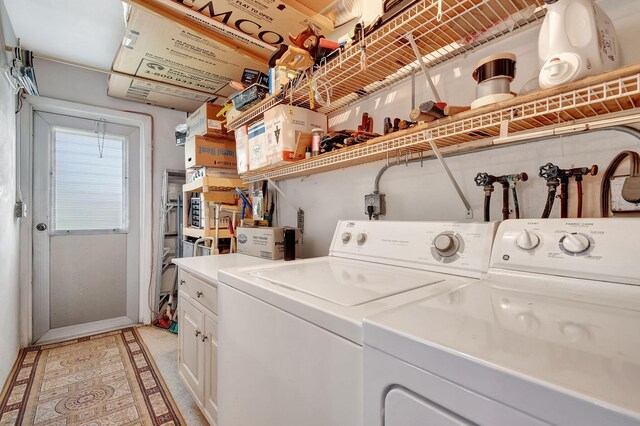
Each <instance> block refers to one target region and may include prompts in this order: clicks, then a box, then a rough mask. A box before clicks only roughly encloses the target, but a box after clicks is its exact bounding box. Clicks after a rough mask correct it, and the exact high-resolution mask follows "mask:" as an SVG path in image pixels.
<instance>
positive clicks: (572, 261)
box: [491, 218, 640, 285]
mask: <svg viewBox="0 0 640 426" xmlns="http://www.w3.org/2000/svg"><path fill="white" fill-rule="evenodd" d="M639 250H640V218H604V219H599V218H597V219H584V218H583V219H533V220H530V219H516V220H507V221H504V222H502V223H501V224H500V227H499V228H498V234H497V235H496V240H495V243H494V246H493V253H492V255H491V267H492V268H500V269H508V270H515V271H523V272H536V273H543V274H549V275H559V276H565V277H575V278H587V279H594V280H603V281H614V282H621V283H629V284H638V285H640V262H638V260H637V259H638V257H637V256H638V251H639Z"/></svg>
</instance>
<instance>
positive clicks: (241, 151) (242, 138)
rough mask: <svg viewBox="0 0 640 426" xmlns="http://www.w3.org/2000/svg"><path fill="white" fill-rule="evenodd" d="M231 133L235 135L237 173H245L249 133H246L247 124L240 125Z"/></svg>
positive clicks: (247, 163) (246, 169)
mask: <svg viewBox="0 0 640 426" xmlns="http://www.w3.org/2000/svg"><path fill="white" fill-rule="evenodd" d="M233 133H234V135H235V137H236V156H237V157H238V173H239V174H242V173H246V172H248V171H249V134H248V133H247V126H241V127H239V128H237V129H236V130H235V132H233Z"/></svg>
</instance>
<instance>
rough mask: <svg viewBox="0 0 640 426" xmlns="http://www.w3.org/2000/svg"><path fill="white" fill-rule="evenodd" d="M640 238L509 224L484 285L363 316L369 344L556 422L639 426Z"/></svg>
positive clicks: (622, 225)
mask: <svg viewBox="0 0 640 426" xmlns="http://www.w3.org/2000/svg"><path fill="white" fill-rule="evenodd" d="M525 229H527V230H530V231H529V236H527V238H526V239H525V238H523V237H522V235H523V234H522V232H523V230H525ZM639 231H640V220H638V219H595V220H594V219H590V220H587V219H572V220H567V219H563V220H547V221H533V222H532V221H526V220H519V221H506V222H504V223H503V224H502V225H501V226H500V228H499V230H498V235H497V237H496V241H495V243H494V249H493V254H492V259H491V265H492V268H491V269H490V270H489V275H488V277H487V278H486V279H483V280H480V281H478V282H474V283H472V284H470V285H466V286H464V287H460V288H457V289H455V290H453V291H451V292H448V293H446V294H441V295H439V296H437V297H434V298H430V299H428V300H423V301H420V302H416V303H411V304H408V305H406V306H403V307H400V308H397V309H394V310H392V311H388V312H385V313H382V314H379V315H376V316H373V317H371V318H368V319H367V320H366V321H365V325H364V338H365V344H366V345H368V346H373V347H376V348H378V349H380V350H382V351H384V352H387V353H389V354H391V355H393V356H395V357H397V358H400V359H402V360H405V361H406V362H408V363H410V364H412V365H415V366H418V367H420V368H422V369H424V370H427V371H430V372H432V373H433V374H437V375H439V376H441V377H444V378H445V379H447V380H450V381H453V382H454V383H458V384H460V385H463V386H464V387H467V388H469V389H473V390H475V391H476V392H478V393H481V394H483V395H486V396H488V397H490V398H493V399H496V400H498V401H502V402H504V403H506V404H508V405H510V406H512V407H515V408H518V409H520V410H522V411H523V412H526V413H529V414H531V415H533V416H536V417H538V418H541V419H542V420H544V421H548V422H550V423H553V424H581V425H592V424H593V425H602V424H637V422H638V421H640V396H638V389H640V287H639V286H638V285H640V269H639V268H640V262H638V260H637V259H638V257H637V256H638V254H637V251H638V248H640V245H639V244H638V243H637V241H635V240H634V238H635V236H637V235H640V232H639ZM534 232H535V235H536V237H537V240H538V243H537V244H534V245H535V247H531V244H530V242H531V240H532V239H534V240H535V239H536V237H533V238H532V234H533V233H534ZM569 232H575V234H573V235H581V236H584V237H585V238H584V239H582V238H580V239H579V240H578V243H576V242H575V241H567V239H568V238H569V237H568V236H567V233H569ZM585 241H588V244H586V243H585ZM565 243H566V244H567V247H565V246H564V244H565ZM521 246H523V247H524V248H521ZM585 246H586V247H585ZM632 258H635V260H632ZM521 270H524V271H525V272H523V271H521ZM529 271H536V272H542V271H545V272H547V273H546V274H542V273H533V272H529ZM552 274H553V275H552ZM587 275H588V276H590V277H592V279H591V280H586V279H584V278H582V277H584V276H587ZM575 277H579V278H575ZM605 280H610V281H605ZM613 280H615V281H613ZM630 284H635V285H630ZM568 413H570V414H568ZM567 416H569V417H567Z"/></svg>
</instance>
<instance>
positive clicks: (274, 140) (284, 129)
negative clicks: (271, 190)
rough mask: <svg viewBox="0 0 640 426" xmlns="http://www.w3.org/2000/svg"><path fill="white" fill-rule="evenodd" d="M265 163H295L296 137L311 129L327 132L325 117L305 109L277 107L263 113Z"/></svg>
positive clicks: (285, 106)
mask: <svg viewBox="0 0 640 426" xmlns="http://www.w3.org/2000/svg"><path fill="white" fill-rule="evenodd" d="M264 122H265V132H266V147H265V156H266V160H267V163H268V164H269V165H270V166H272V165H277V164H282V163H284V162H287V161H296V160H300V159H302V158H295V156H294V153H295V151H296V142H297V141H298V135H299V134H300V133H301V132H302V133H311V130H313V129H322V130H323V131H325V132H326V131H327V116H326V115H324V114H321V113H318V112H315V111H311V110H309V109H306V108H300V107H296V106H289V105H278V106H276V107H273V108H271V109H270V110H268V111H266V112H265V113H264Z"/></svg>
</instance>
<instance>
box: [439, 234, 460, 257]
mask: <svg viewBox="0 0 640 426" xmlns="http://www.w3.org/2000/svg"><path fill="white" fill-rule="evenodd" d="M433 247H434V248H435V249H436V252H438V254H439V255H440V256H442V257H451V256H453V255H454V254H456V253H457V252H458V248H459V247H460V242H459V241H458V238H457V237H456V236H455V235H451V234H439V235H438V236H436V237H435V238H434V240H433Z"/></svg>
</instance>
